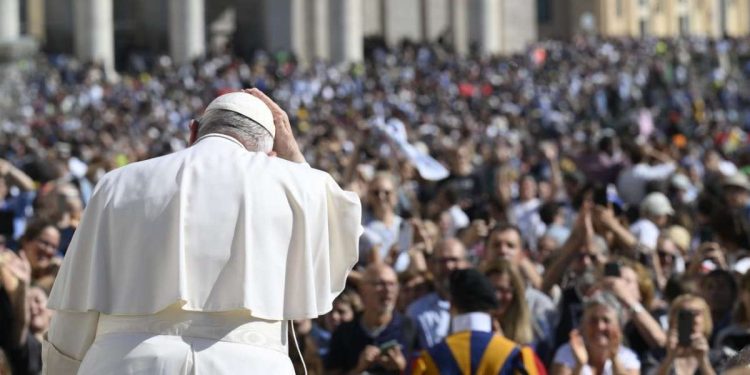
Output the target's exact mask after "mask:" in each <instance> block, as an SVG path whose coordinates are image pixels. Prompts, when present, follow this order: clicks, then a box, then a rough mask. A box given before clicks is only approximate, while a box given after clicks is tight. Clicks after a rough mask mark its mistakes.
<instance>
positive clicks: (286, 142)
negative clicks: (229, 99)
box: [245, 88, 305, 163]
mask: <svg viewBox="0 0 750 375" xmlns="http://www.w3.org/2000/svg"><path fill="white" fill-rule="evenodd" d="M245 92H246V93H248V94H250V95H252V96H254V97H256V98H258V99H260V100H262V101H263V103H266V105H267V106H268V108H269V109H270V110H271V114H273V125H274V126H275V127H276V136H275V137H274V140H273V151H274V152H275V153H276V155H277V156H278V157H280V158H282V159H286V160H289V161H293V162H295V163H304V162H305V157H304V156H303V155H302V152H301V151H300V149H299V145H298V144H297V141H296V140H295V139H294V134H293V133H292V125H291V123H290V122H289V116H287V114H286V112H285V111H284V110H283V109H281V107H279V105H278V104H276V102H274V101H273V100H271V98H269V97H268V96H267V95H266V94H264V93H263V91H260V90H258V89H255V88H253V89H249V90H245Z"/></svg>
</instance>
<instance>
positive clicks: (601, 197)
mask: <svg viewBox="0 0 750 375" xmlns="http://www.w3.org/2000/svg"><path fill="white" fill-rule="evenodd" d="M593 195H594V196H593V197H592V198H593V200H594V204H595V205H598V206H605V207H606V206H607V204H608V203H609V198H608V197H607V187H606V186H597V187H595V188H594V194H593Z"/></svg>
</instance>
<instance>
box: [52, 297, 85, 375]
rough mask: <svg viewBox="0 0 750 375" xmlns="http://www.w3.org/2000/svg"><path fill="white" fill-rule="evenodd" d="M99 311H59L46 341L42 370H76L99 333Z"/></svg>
mask: <svg viewBox="0 0 750 375" xmlns="http://www.w3.org/2000/svg"><path fill="white" fill-rule="evenodd" d="M98 323H99V313H98V312H96V311H89V312H85V313H82V312H70V311H55V314H54V315H53V317H52V322H51V324H50V328H49V331H48V332H47V335H46V337H45V339H44V340H43V341H42V363H43V369H42V374H45V375H46V374H55V375H57V374H61V375H67V374H76V373H77V372H78V367H79V366H80V365H81V361H82V360H83V357H84V356H85V355H86V352H88V350H89V347H90V346H91V343H92V342H94V338H95V337H96V327H97V324H98Z"/></svg>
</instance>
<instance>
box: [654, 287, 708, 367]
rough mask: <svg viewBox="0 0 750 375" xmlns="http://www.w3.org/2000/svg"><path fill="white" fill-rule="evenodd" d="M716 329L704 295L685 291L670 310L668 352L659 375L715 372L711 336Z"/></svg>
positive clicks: (660, 365)
mask: <svg viewBox="0 0 750 375" xmlns="http://www.w3.org/2000/svg"><path fill="white" fill-rule="evenodd" d="M712 329H713V322H712V320H711V311H710V309H709V307H708V304H707V303H706V301H705V300H704V299H703V298H700V297H698V296H694V295H691V294H684V295H682V296H680V297H677V299H675V300H674V302H672V306H671V307H670V309H669V338H668V340H667V355H666V356H665V357H664V359H663V360H662V361H661V363H660V364H659V368H658V369H657V374H658V375H668V374H675V375H693V374H701V375H714V374H716V371H715V370H714V367H713V365H712V364H711V360H710V358H709V350H710V347H709V343H708V338H709V336H710V335H711V330H712Z"/></svg>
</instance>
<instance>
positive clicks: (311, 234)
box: [43, 134, 362, 374]
mask: <svg viewBox="0 0 750 375" xmlns="http://www.w3.org/2000/svg"><path fill="white" fill-rule="evenodd" d="M360 217H361V206H360V202H359V199H358V197H357V196H356V194H354V193H351V192H346V191H343V190H341V188H340V187H339V186H338V185H337V184H336V182H335V181H334V180H333V179H332V178H331V176H330V175H328V174H327V173H324V172H322V171H318V170H315V169H313V168H310V167H309V166H307V165H303V164H296V163H292V162H289V161H286V160H282V159H280V158H275V157H269V156H267V155H265V154H263V153H257V152H249V151H247V150H246V149H245V148H244V147H243V146H242V145H241V144H240V143H239V142H238V141H236V140H235V139H234V138H231V137H228V136H224V135H221V134H209V135H207V136H204V137H202V138H201V139H199V140H198V142H196V143H195V144H194V145H193V146H191V147H189V148H187V149H185V150H182V151H179V152H176V153H173V154H170V155H166V156H162V157H159V158H155V159H151V160H146V161H143V162H138V163H134V164H131V165H128V166H125V167H122V168H119V169H116V170H114V171H112V172H110V173H108V174H107V175H105V176H104V178H102V179H101V181H100V182H99V183H98V185H97V187H96V189H95V191H94V194H93V196H92V198H91V201H90V203H89V205H88V207H87V208H86V211H85V214H84V216H83V221H82V222H81V224H80V226H79V227H78V229H77V230H76V233H75V236H74V237H73V240H72V242H71V244H70V248H69V250H68V252H67V255H66V257H65V260H64V262H63V265H62V268H61V269H60V273H59V275H58V277H57V280H56V282H55V285H54V288H53V289H52V293H51V295H50V299H49V307H50V308H52V309H55V310H57V312H56V314H55V317H54V318H53V321H52V325H51V327H50V330H49V333H48V336H47V339H46V340H45V342H44V343H43V360H44V366H45V373H49V374H73V373H80V374H135V373H143V374H229V373H231V374H243V373H264V374H265V373H267V374H277V373H281V374H283V373H293V369H292V366H291V362H290V360H289V357H288V355H287V349H288V343H287V332H286V329H287V326H288V325H287V324H286V321H287V320H290V319H306V318H315V317H317V316H319V315H322V314H325V313H326V312H328V311H330V310H331V307H332V306H331V305H332V302H333V299H334V298H335V297H336V296H337V295H338V294H339V293H340V292H341V291H342V290H343V289H344V285H345V283H346V277H347V275H348V273H349V271H351V269H352V267H353V266H354V264H355V263H356V262H357V255H358V248H357V246H358V238H359V235H360V234H361V231H362V229H361V226H360V222H361V219H360Z"/></svg>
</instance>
